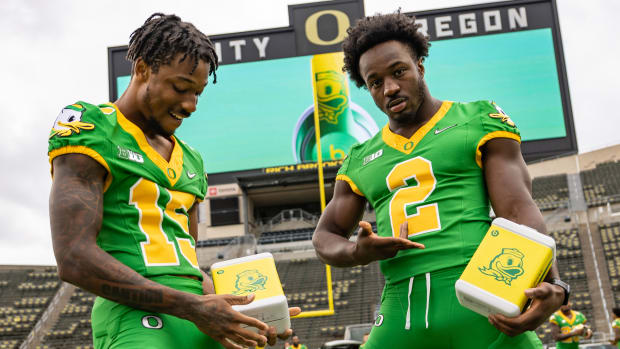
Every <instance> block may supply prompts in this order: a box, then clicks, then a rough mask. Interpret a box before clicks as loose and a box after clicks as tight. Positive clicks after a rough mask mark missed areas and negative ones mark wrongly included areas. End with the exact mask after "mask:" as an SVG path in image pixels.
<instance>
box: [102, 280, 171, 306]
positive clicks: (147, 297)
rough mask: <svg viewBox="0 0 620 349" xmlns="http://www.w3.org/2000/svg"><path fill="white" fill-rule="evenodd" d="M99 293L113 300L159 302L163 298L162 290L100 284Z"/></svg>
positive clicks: (141, 302)
mask: <svg viewBox="0 0 620 349" xmlns="http://www.w3.org/2000/svg"><path fill="white" fill-rule="evenodd" d="M101 293H102V294H103V295H104V296H105V297H109V298H111V299H115V300H124V301H128V302H131V303H139V304H144V303H156V304H161V303H162V302H163V300H164V295H163V292H162V291H160V290H136V289H131V288H125V287H118V286H112V285H108V284H102V285H101Z"/></svg>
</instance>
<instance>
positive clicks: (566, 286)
mask: <svg viewBox="0 0 620 349" xmlns="http://www.w3.org/2000/svg"><path fill="white" fill-rule="evenodd" d="M549 283H550V284H552V285H557V286H560V287H562V288H563V289H564V301H563V302H562V305H567V304H568V298H569V296H570V285H569V284H567V283H566V282H564V281H562V280H560V279H556V278H553V279H551V281H549Z"/></svg>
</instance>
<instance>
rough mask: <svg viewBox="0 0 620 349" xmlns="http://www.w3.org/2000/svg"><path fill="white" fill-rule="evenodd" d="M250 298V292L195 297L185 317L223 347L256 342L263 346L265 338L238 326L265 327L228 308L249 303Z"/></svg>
mask: <svg viewBox="0 0 620 349" xmlns="http://www.w3.org/2000/svg"><path fill="white" fill-rule="evenodd" d="M253 300H254V295H253V294H252V295H249V296H233V295H229V294H225V295H215V294H212V295H201V296H197V298H196V299H195V302H194V303H193V304H192V306H191V308H190V309H189V313H190V314H189V315H188V317H187V318H188V320H190V321H191V322H193V323H194V324H195V325H196V327H198V329H200V330H201V331H202V332H204V333H206V334H207V335H209V336H210V337H211V338H213V339H215V340H216V341H218V342H220V343H221V344H222V345H223V346H224V347H225V348H228V349H240V348H245V347H250V348H253V347H256V346H257V345H258V346H261V347H264V346H265V344H266V343H267V337H265V336H264V335H261V334H259V333H256V332H252V331H251V330H250V329H247V328H242V327H241V326H242V325H245V326H251V327H255V328H257V329H258V330H259V331H265V332H266V331H267V330H268V329H269V326H267V324H265V323H264V322H262V321H259V320H257V319H255V318H253V317H249V316H246V315H243V314H241V313H240V312H238V311H235V310H234V309H233V308H232V305H242V304H249V303H251V302H252V301H253Z"/></svg>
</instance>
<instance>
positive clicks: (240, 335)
mask: <svg viewBox="0 0 620 349" xmlns="http://www.w3.org/2000/svg"><path fill="white" fill-rule="evenodd" d="M52 165H53V169H54V180H53V183H52V190H51V193H50V224H51V230H52V243H53V246H54V254H55V256H56V262H57V264H58V274H59V276H60V278H61V279H62V280H64V281H67V282H70V283H72V284H74V285H76V286H79V287H80V288H83V289H85V290H88V291H90V292H92V293H94V294H96V295H99V296H102V297H105V298H107V299H110V300H113V301H115V302H118V303H121V304H125V305H127V306H130V307H134V308H138V309H142V310H146V311H152V312H162V313H167V314H171V315H174V316H177V317H180V318H184V319H188V320H190V321H192V322H193V323H194V324H196V326H197V327H198V328H199V329H200V330H201V331H203V332H205V333H206V334H208V335H210V336H211V337H212V338H214V339H215V340H217V341H219V342H220V343H222V345H224V346H225V347H226V348H241V347H242V346H240V345H237V344H234V343H233V342H235V343H239V344H241V345H243V346H250V347H253V346H256V345H257V344H259V345H264V344H265V342H266V341H267V338H266V337H265V336H261V335H258V334H256V333H253V332H251V331H249V330H247V329H242V328H241V327H240V325H241V324H246V325H249V326H252V327H256V328H259V329H261V330H267V329H268V326H267V325H266V324H264V323H262V322H261V321H259V320H256V319H254V318H251V317H247V316H245V315H243V314H241V313H238V312H236V311H234V310H233V309H232V307H231V305H233V304H247V303H249V302H251V301H252V299H253V297H252V296H249V297H238V296H231V295H203V296H200V295H194V294H190V293H186V292H181V291H178V290H175V289H172V288H169V287H166V286H163V285H161V284H159V283H156V282H153V281H151V280H148V279H146V278H144V277H143V276H142V275H140V274H138V273H137V272H135V271H134V270H133V269H131V268H129V267H127V266H126V265H124V264H122V263H121V262H119V261H118V260H117V259H115V258H114V257H112V256H111V255H109V254H108V253H106V252H105V251H103V250H102V249H101V248H99V246H97V244H96V239H97V234H98V233H99V230H100V228H101V222H102V217H103V185H104V180H105V177H106V175H107V173H106V170H105V168H103V166H101V165H100V164H99V163H98V162H96V161H95V160H94V159H92V158H90V157H88V156H86V155H82V154H66V155H61V156H59V157H56V158H55V159H54V160H53V163H52ZM194 211H195V210H194ZM194 216H195V212H194ZM194 222H195V223H192V224H194V225H196V226H195V227H197V222H196V221H195V220H194ZM227 339H229V340H231V341H233V342H230V341H229V340H227Z"/></svg>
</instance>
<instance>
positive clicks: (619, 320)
mask: <svg viewBox="0 0 620 349" xmlns="http://www.w3.org/2000/svg"><path fill="white" fill-rule="evenodd" d="M611 327H612V328H620V318H616V319H614V321H612V323H611ZM617 346H618V348H620V342H618V344H617Z"/></svg>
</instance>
